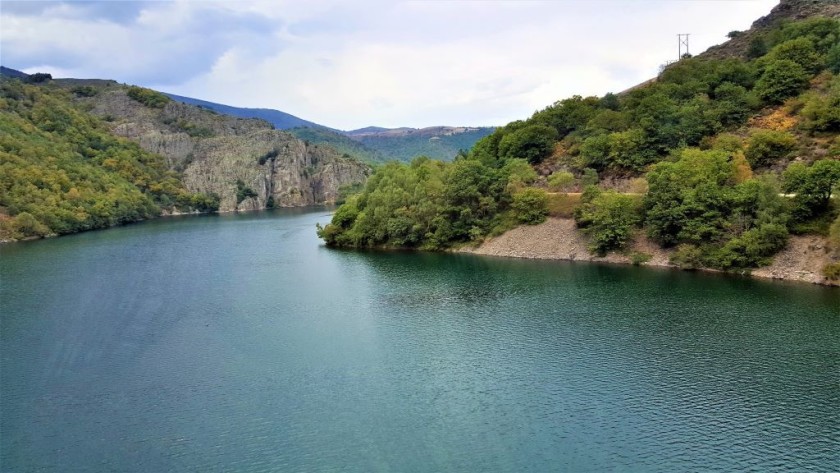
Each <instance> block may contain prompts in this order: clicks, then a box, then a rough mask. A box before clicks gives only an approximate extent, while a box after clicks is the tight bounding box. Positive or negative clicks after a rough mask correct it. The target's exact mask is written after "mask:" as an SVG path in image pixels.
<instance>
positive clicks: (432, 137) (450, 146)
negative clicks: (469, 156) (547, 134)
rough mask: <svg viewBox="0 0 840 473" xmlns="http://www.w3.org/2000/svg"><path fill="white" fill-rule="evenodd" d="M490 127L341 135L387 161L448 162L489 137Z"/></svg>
mask: <svg viewBox="0 0 840 473" xmlns="http://www.w3.org/2000/svg"><path fill="white" fill-rule="evenodd" d="M493 130H495V128H493V127H453V126H433V127H427V128H390V129H389V128H379V127H367V128H361V129H358V130H353V131H348V132H345V134H346V135H347V136H349V137H350V138H353V139H354V140H356V141H358V142H360V143H361V144H363V145H365V146H366V147H367V148H370V149H373V150H376V151H377V152H379V153H380V154H382V155H384V156H387V157H388V158H390V159H397V160H399V161H410V160H412V159H413V158H415V157H417V156H428V157H430V158H435V159H442V160H444V161H449V160H452V159H453V158H455V156H456V155H457V154H458V151H460V150H469V149H470V148H472V147H473V145H474V144H475V142H476V141H478V140H480V139H481V138H484V137H485V136H487V135H489V134H490V133H493Z"/></svg>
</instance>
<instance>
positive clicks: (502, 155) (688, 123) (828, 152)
mask: <svg viewBox="0 0 840 473" xmlns="http://www.w3.org/2000/svg"><path fill="white" fill-rule="evenodd" d="M838 17H840V8H838V5H837V3H836V2H804V1H783V2H781V4H780V5H778V6H777V7H776V8H775V9H774V10H773V12H771V14H770V15H768V16H767V17H765V18H762V19H761V20H759V21H757V22H756V24H755V25H754V26H753V28H752V29H751V30H749V31H746V32H732V33H730V36H731V37H732V39H731V40H730V43H727V44H731V46H727V45H723V46H721V47H717V48H714V49H713V50H712V51H710V52H709V54H704V55H700V56H699V57H694V58H691V57H686V58H683V59H682V60H680V61H679V62H677V63H675V64H672V65H670V66H669V67H667V68H666V69H665V70H664V71H663V72H662V73H661V74H660V75H659V76H658V77H657V78H656V79H655V80H653V81H650V82H649V83H647V84H646V85H643V86H640V87H636V88H634V89H632V90H630V91H627V92H626V93H622V94H621V95H615V94H607V95H605V96H603V97H579V96H575V97H571V98H568V99H564V100H560V101H558V102H556V103H554V104H552V105H550V106H548V107H546V108H545V109H543V110H540V111H538V112H536V113H535V114H534V115H533V116H531V117H530V118H528V119H526V120H521V121H516V122H513V123H510V124H508V125H506V126H504V127H502V128H499V129H497V130H496V131H495V132H493V133H492V134H491V135H489V136H488V137H486V138H484V139H482V140H480V141H479V142H478V143H477V144H476V145H475V147H474V148H473V149H472V150H471V151H470V152H469V154H468V155H467V156H463V157H461V158H459V159H458V160H456V161H455V162H454V163H451V164H446V163H440V162H434V161H429V160H416V161H414V162H412V163H411V164H409V165H396V164H392V165H388V166H385V167H383V168H381V169H379V170H378V171H377V172H376V174H375V175H374V176H373V177H372V178H371V179H370V180H369V181H368V184H367V186H366V188H365V189H364V191H363V192H362V193H361V194H359V195H357V196H355V197H354V198H352V199H350V200H348V202H347V203H346V204H345V205H343V206H342V207H341V208H340V209H339V210H338V211H337V212H336V214H335V217H334V219H333V221H332V223H331V224H330V225H327V226H326V227H325V228H322V229H320V231H319V234H320V235H321V237H322V238H323V239H324V240H325V241H326V242H327V244H328V245H332V246H346V247H371V246H388V247H412V248H432V249H434V248H446V247H451V246H453V245H461V244H467V243H475V242H480V241H482V240H483V239H485V238H486V237H488V236H492V235H495V234H499V233H501V232H504V231H505V230H507V229H509V228H511V227H513V226H515V225H518V224H522V223H537V222H540V221H542V220H543V219H545V218H546V215H548V214H549V213H551V214H552V215H567V216H571V215H574V217H575V218H576V220H577V223H578V226H579V227H580V228H582V229H583V230H584V231H585V232H587V234H588V235H589V238H590V248H591V251H593V252H595V253H599V254H601V253H605V252H608V251H615V250H618V251H621V250H622V249H623V248H626V247H627V245H628V244H629V243H630V242H631V240H632V239H633V238H635V237H636V236H637V235H639V233H640V232H641V233H644V234H646V235H647V236H648V237H649V238H650V239H652V240H653V241H655V242H656V243H658V244H659V245H662V246H663V247H672V248H677V250H676V252H674V256H673V258H672V262H673V263H674V264H676V265H679V266H682V267H711V268H718V269H724V270H738V271H740V270H746V269H749V268H753V267H756V266H760V265H763V264H766V263H767V262H768V261H769V260H770V259H771V258H772V256H773V255H774V254H775V253H776V252H778V251H779V250H781V249H782V248H784V247H785V245H786V242H787V239H788V237H789V235H790V234H817V235H823V236H826V237H828V236H829V235H830V236H831V239H832V241H833V245H834V246H833V248H835V250H834V252H835V253H834V256H833V258H834V261H835V262H836V261H838V260H840V251H838V249H840V217H838V216H837V214H838V204H837V200H836V197H835V198H832V197H831V195H832V191H834V192H836V191H837V186H838V183H840V138H838V133H840V75H839V74H840V21H838ZM575 192H582V195H579V194H575ZM825 271H826V275H831V276H832V277H840V264H837V263H835V264H829V266H827V267H826V268H825Z"/></svg>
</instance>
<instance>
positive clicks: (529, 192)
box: [511, 187, 548, 225]
mask: <svg viewBox="0 0 840 473" xmlns="http://www.w3.org/2000/svg"><path fill="white" fill-rule="evenodd" d="M511 208H512V209H513V211H514V213H515V214H516V218H517V220H519V221H520V222H522V223H527V224H528V225H536V224H538V223H542V222H544V221H545V218H546V216H547V215H548V195H547V194H546V192H545V191H544V190H542V189H536V188H533V187H529V188H526V189H523V190H521V191H519V192H517V193H515V194H513V203H512V204H511Z"/></svg>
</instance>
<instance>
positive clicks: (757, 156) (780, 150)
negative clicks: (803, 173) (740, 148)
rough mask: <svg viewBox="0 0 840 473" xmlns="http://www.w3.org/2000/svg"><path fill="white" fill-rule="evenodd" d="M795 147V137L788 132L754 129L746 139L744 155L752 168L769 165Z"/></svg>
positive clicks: (785, 155)
mask: <svg viewBox="0 0 840 473" xmlns="http://www.w3.org/2000/svg"><path fill="white" fill-rule="evenodd" d="M795 148H796V138H795V137H794V136H793V135H791V134H790V133H787V132H784V131H774V130H755V131H753V132H752V133H751V134H750V138H749V140H747V149H746V151H745V152H744V155H745V156H746V158H747V161H749V163H750V165H751V166H752V167H753V168H756V167H762V166H769V165H771V164H774V163H775V162H777V161H778V160H780V159H782V158H786V157H787V156H789V155H790V153H791V152H792V151H793V150H794V149H795Z"/></svg>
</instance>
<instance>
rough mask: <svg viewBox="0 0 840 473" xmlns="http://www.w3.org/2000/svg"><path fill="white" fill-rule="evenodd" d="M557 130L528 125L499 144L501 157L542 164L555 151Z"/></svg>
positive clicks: (510, 134) (505, 137)
mask: <svg viewBox="0 0 840 473" xmlns="http://www.w3.org/2000/svg"><path fill="white" fill-rule="evenodd" d="M557 138H558V135H557V130H555V129H554V128H552V127H550V126H546V125H528V126H525V127H523V128H520V129H518V130H516V131H514V132H511V133H509V134H507V135H505V136H504V138H502V139H501V141H500V142H499V157H501V158H504V159H517V158H519V159H525V160H527V161H528V162H529V163H532V164H536V163H539V162H542V160H543V159H545V158H546V157H547V156H548V155H549V154H551V152H552V151H553V150H554V143H555V141H557Z"/></svg>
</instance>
